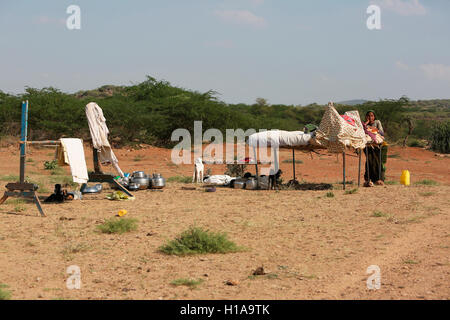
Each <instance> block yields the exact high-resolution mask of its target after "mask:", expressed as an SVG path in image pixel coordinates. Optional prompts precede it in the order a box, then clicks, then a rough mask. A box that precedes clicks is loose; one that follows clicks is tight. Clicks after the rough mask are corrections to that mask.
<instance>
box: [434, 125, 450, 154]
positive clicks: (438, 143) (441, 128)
mask: <svg viewBox="0 0 450 320" xmlns="http://www.w3.org/2000/svg"><path fill="white" fill-rule="evenodd" d="M430 140H431V149H432V150H434V151H437V152H441V153H450V121H447V122H445V123H439V124H436V125H435V126H434V128H433V131H432V133H431V139H430Z"/></svg>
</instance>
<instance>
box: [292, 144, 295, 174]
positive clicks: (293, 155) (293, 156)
mask: <svg viewBox="0 0 450 320" xmlns="http://www.w3.org/2000/svg"><path fill="white" fill-rule="evenodd" d="M292 169H293V170H294V180H295V149H292Z"/></svg>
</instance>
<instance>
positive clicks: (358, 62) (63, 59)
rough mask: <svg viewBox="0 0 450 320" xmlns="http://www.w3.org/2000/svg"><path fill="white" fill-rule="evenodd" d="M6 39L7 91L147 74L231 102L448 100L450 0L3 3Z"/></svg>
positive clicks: (1, 52)
mask: <svg viewBox="0 0 450 320" xmlns="http://www.w3.org/2000/svg"><path fill="white" fill-rule="evenodd" d="M372 3H375V4H378V5H379V6H380V7H381V23H382V29H381V30H374V31H370V30H368V29H367V27H366V20H367V18H368V17H369V15H368V14H367V13H366V9H367V7H368V6H369V5H370V4H372ZM71 4H75V5H78V6H80V8H81V30H68V29H67V27H66V19H67V18H68V17H69V14H67V13H66V9H67V7H68V6H69V5H71ZM0 39H1V45H0V90H2V91H5V92H11V93H19V92H23V90H24V87H25V86H31V87H37V88H42V87H44V86H54V87H57V88H59V89H61V90H63V91H66V92H75V91H78V90H82V89H92V88H96V87H98V86H101V85H104V84H116V85H119V84H123V85H128V84H131V83H137V82H140V81H143V80H144V79H145V76H146V75H151V76H153V77H155V78H157V79H164V80H167V81H169V82H171V83H172V84H174V85H177V86H180V87H184V88H188V89H194V90H198V91H207V90H209V89H213V90H216V91H218V92H220V93H221V96H220V98H221V99H222V100H224V101H226V102H229V103H236V102H245V103H251V102H253V101H254V100H255V98H257V97H264V98H266V99H268V100H269V102H270V103H284V104H303V105H304V104H308V103H312V102H318V103H325V102H327V101H329V100H332V101H342V100H348V99H356V98H365V99H380V98H399V97H400V96H402V95H407V96H408V97H410V98H412V99H430V98H450V1H449V0H377V1H375V0H374V1H370V0H346V1H336V0H276V1H275V0H164V1H162V0H145V1H144V0H134V1H133V0H130V1H119V0H108V1H106V0H77V1H75V0H73V1H65V0H58V1H48V0H40V1H31V0H28V1H26V0H1V2H0Z"/></svg>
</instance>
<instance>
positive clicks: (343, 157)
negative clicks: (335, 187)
mask: <svg viewBox="0 0 450 320" xmlns="http://www.w3.org/2000/svg"><path fill="white" fill-rule="evenodd" d="M342 184H343V185H344V190H345V151H344V152H343V153H342Z"/></svg>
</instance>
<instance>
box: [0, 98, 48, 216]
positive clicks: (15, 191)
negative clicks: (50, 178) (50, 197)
mask: <svg viewBox="0 0 450 320" xmlns="http://www.w3.org/2000/svg"><path fill="white" fill-rule="evenodd" d="M27 128H28V101H22V121H21V128H20V178H19V182H16V183H8V184H7V185H6V189H7V191H5V194H4V195H3V197H2V198H1V199H0V204H2V203H4V202H5V201H6V199H8V197H17V198H27V199H30V198H31V199H32V200H33V201H34V203H35V204H36V207H37V208H38V210H39V213H40V214H41V216H42V217H45V213H44V210H42V206H41V202H40V201H39V197H38V195H37V194H36V190H37V189H38V188H39V187H38V186H37V185H36V184H33V183H28V182H26V181H25V163H26V150H27Z"/></svg>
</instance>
